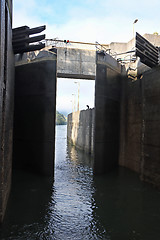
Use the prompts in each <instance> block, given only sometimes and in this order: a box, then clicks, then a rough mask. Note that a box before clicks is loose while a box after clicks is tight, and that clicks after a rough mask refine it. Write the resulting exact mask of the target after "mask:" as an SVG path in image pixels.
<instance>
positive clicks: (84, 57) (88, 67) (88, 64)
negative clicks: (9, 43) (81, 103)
mask: <svg viewBox="0 0 160 240" xmlns="http://www.w3.org/2000/svg"><path fill="white" fill-rule="evenodd" d="M49 49H50V50H51V51H50V50H49ZM55 50H56V49H55V48H51V46H50V47H47V48H45V49H43V50H41V51H35V52H29V53H24V54H23V56H20V55H19V56H18V55H17V56H16V65H21V64H24V63H27V62H30V61H32V60H35V59H41V58H43V59H45V58H46V59H47V58H50V56H51V53H52V51H55ZM95 71H96V51H94V50H87V49H76V48H67V47H66V48H57V77H59V78H75V79H88V80H90V79H91V80H94V79H95Z"/></svg>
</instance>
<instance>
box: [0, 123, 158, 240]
mask: <svg viewBox="0 0 160 240" xmlns="http://www.w3.org/2000/svg"><path fill="white" fill-rule="evenodd" d="M66 128H67V127H66V126H56V161H55V181H54V183H53V182H52V181H51V180H50V179H48V178H46V177H45V178H44V177H40V176H37V175H34V174H31V173H30V174H28V173H26V172H23V171H14V172H13V183H12V190H11V196H10V199H9V204H8V208H7V213H6V217H5V220H4V223H3V224H2V226H1V227H0V239H2V240H6V239H9V240H13V239H14V240H19V239H22V240H24V239H27V240H35V239H38V240H43V239H44V240H45V239H47V240H52V239H55V240H67V239H71V240H88V239H93V240H96V239H98V240H99V239H102V240H105V239H106V240H159V239H160V204H159V203H160V192H159V191H157V190H156V189H154V188H152V187H151V186H150V185H148V184H146V183H143V182H141V181H140V180H139V177H138V176H137V174H135V173H133V172H132V171H129V170H127V169H124V168H118V169H116V170H115V171H113V172H111V173H109V174H108V175H106V176H97V177H94V176H93V159H92V158H91V157H90V156H89V155H87V154H85V153H83V152H81V151H79V150H76V149H75V148H74V147H73V146H70V145H68V144H67V136H66V134H67V131H66Z"/></svg>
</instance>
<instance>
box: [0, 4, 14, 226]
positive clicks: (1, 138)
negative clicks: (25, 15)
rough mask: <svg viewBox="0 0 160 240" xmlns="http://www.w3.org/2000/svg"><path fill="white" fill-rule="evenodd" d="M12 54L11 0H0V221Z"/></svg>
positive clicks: (6, 183)
mask: <svg viewBox="0 0 160 240" xmlns="http://www.w3.org/2000/svg"><path fill="white" fill-rule="evenodd" d="M13 107H14V55H13V50H12V1H5V0H2V1H0V222H2V220H3V218H4V214H5V209H6V206H7V200H8V196H9V192H10V186H11V173H12V136H13Z"/></svg>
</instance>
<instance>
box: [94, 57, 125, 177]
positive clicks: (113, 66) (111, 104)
mask: <svg viewBox="0 0 160 240" xmlns="http://www.w3.org/2000/svg"><path fill="white" fill-rule="evenodd" d="M96 62H97V68H96V83H95V132H94V172H95V174H102V173H106V172H107V171H109V170H111V169H112V168H114V167H115V166H116V165H118V154H119V121H120V92H121V81H122V80H121V73H122V67H121V65H120V64H119V63H118V62H117V61H116V60H115V59H113V58H112V57H111V56H110V55H108V54H106V55H103V54H100V53H97V59H96Z"/></svg>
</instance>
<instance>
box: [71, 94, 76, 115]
mask: <svg viewBox="0 0 160 240" xmlns="http://www.w3.org/2000/svg"><path fill="white" fill-rule="evenodd" d="M72 96H73V98H74V100H73V102H74V112H75V111H76V98H75V94H73V93H72ZM72 110H73V109H72Z"/></svg>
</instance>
